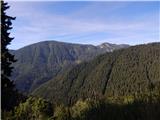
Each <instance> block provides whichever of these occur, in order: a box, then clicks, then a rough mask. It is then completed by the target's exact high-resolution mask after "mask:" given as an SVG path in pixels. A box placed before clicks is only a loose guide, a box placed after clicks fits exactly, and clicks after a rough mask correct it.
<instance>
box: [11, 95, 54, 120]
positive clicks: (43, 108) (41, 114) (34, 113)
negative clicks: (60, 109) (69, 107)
mask: <svg viewBox="0 0 160 120" xmlns="http://www.w3.org/2000/svg"><path fill="white" fill-rule="evenodd" d="M52 107H53V106H52V105H51V104H50V103H49V102H47V101H45V100H43V99H42V98H34V97H29V98H28V99H27V100H26V102H24V103H20V104H19V106H18V107H16V108H15V110H14V117H15V119H16V120H37V119H38V120H47V119H48V118H49V117H51V116H52V114H53V109H52Z"/></svg>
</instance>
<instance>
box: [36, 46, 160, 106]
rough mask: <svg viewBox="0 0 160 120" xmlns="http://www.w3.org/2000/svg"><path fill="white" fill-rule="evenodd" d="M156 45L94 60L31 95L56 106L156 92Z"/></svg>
mask: <svg viewBox="0 0 160 120" xmlns="http://www.w3.org/2000/svg"><path fill="white" fill-rule="evenodd" d="M159 87H160V43H153V44H148V45H139V46H133V47H130V48H127V49H123V50H117V51H114V52H112V53H106V54H104V55H100V56H98V57H96V58H95V59H94V60H92V61H90V62H85V63H81V64H79V65H77V66H76V67H74V68H73V69H71V70H69V71H66V73H65V74H62V75H59V76H57V77H56V78H55V79H53V80H50V81H48V82H47V83H45V84H43V85H42V86H40V87H39V88H38V89H36V90H35V91H34V92H33V95H37V96H40V97H44V98H47V99H50V100H52V101H55V102H57V103H64V104H66V105H68V104H73V103H75V102H76V101H77V100H79V99H81V98H82V99H85V98H92V99H96V98H99V97H104V96H107V97H108V98H112V97H114V98H117V99H123V101H125V102H132V97H134V98H135V97H139V96H142V95H143V94H144V95H149V96H151V95H152V94H159V93H160V89H159Z"/></svg>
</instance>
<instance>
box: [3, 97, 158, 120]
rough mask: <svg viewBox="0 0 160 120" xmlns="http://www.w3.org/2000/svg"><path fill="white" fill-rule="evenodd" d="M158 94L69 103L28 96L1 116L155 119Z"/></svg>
mask: <svg viewBox="0 0 160 120" xmlns="http://www.w3.org/2000/svg"><path fill="white" fill-rule="evenodd" d="M159 101H160V96H154V98H153V97H151V96H149V97H148V96H143V97H142V98H141V99H140V98H138V99H137V98H134V99H133V98H132V99H131V97H124V99H118V98H112V99H111V98H109V99H108V98H101V99H90V98H88V99H85V100H82V99H80V100H78V101H77V102H76V103H75V104H74V105H72V106H65V105H62V104H60V105H55V104H51V103H50V102H48V101H46V100H44V99H42V98H34V97H29V98H28V99H27V100H26V101H25V102H24V103H20V104H19V106H17V107H15V108H14V110H13V111H10V112H3V113H2V119H3V120H159V118H160V102H159Z"/></svg>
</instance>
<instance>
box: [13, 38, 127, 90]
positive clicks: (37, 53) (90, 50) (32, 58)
mask: <svg viewBox="0 0 160 120" xmlns="http://www.w3.org/2000/svg"><path fill="white" fill-rule="evenodd" d="M125 47H128V45H115V44H109V43H108V44H107V46H106V44H103V48H100V46H93V45H81V44H71V43H63V42H57V41H44V42H39V43H35V44H32V45H29V46H26V47H23V48H21V49H18V50H11V53H12V54H14V55H15V58H16V59H17V60H18V61H17V62H15V63H14V64H13V66H14V70H13V73H12V76H11V79H13V80H14V82H15V85H16V87H17V88H18V90H20V91H22V92H25V93H30V92H32V91H33V90H35V89H36V88H37V87H39V86H40V85H42V84H43V83H45V82H47V81H49V80H51V79H53V78H55V77H56V76H57V75H58V74H62V73H63V72H64V71H66V70H68V68H72V66H75V65H76V64H79V63H81V62H83V61H88V60H91V59H93V58H94V57H95V56H97V55H99V54H102V53H105V52H106V51H112V50H114V49H120V48H125ZM37 71H38V72H37ZM39 73H41V74H39Z"/></svg>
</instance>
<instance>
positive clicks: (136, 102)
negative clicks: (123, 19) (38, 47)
mask: <svg viewBox="0 0 160 120" xmlns="http://www.w3.org/2000/svg"><path fill="white" fill-rule="evenodd" d="M1 6H2V8H1V13H2V18H1V30H2V36H1V38H2V40H1V44H2V47H1V52H2V53H1V54H2V56H1V61H2V66H1V70H2V72H1V77H2V82H1V83H2V85H1V89H2V92H1V98H2V101H1V105H2V106H1V117H2V118H1V119H2V120H159V119H160V89H159V88H160V43H152V44H147V45H139V46H133V47H129V48H126V49H121V50H116V51H114V52H110V53H105V54H103V55H99V56H97V57H96V58H94V59H93V60H90V61H89V60H88V61H86V62H82V63H80V64H78V65H76V66H73V68H72V69H68V70H66V71H65V72H62V73H61V74H59V75H57V76H56V77H54V78H53V79H52V80H50V81H48V82H46V83H44V84H42V85H41V86H40V87H38V88H37V89H36V90H34V91H33V92H32V95H28V96H25V95H24V93H20V92H18V90H17V89H16V87H15V85H14V82H13V80H11V78H12V77H11V73H12V70H13V66H14V65H13V63H14V62H16V60H15V57H14V55H12V54H11V53H10V52H13V51H9V50H8V48H7V45H9V44H10V42H11V41H12V40H13V38H11V37H9V34H10V33H9V31H10V30H11V29H12V27H11V25H12V22H11V21H12V20H15V18H14V17H10V16H7V15H6V12H5V11H6V10H7V9H8V8H9V6H8V5H7V3H4V2H3V1H1ZM22 53H23V52H22ZM21 55H23V56H24V54H21ZM31 55H32V54H31ZM37 57H38V56H37ZM26 59H29V58H26ZM17 60H18V59H17ZM24 61H25V60H22V61H21V62H22V63H23V62H24ZM42 61H43V60H42ZM42 61H41V62H42ZM42 63H43V62H42ZM38 68H39V67H38ZM26 69H27V68H26ZM38 72H40V71H38ZM19 74H20V73H19ZM26 79H27V78H26ZM22 81H23V80H22Z"/></svg>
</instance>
